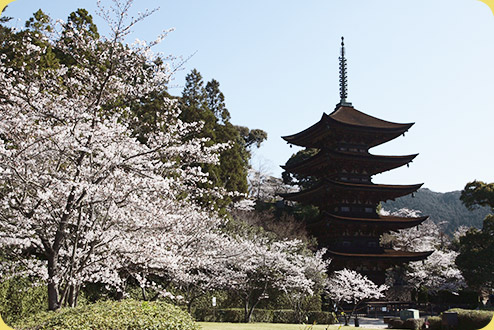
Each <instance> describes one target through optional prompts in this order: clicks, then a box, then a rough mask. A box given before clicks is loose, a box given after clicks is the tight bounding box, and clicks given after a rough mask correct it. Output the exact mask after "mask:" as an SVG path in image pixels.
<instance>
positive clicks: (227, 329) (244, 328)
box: [197, 322, 382, 330]
mask: <svg viewBox="0 0 494 330" xmlns="http://www.w3.org/2000/svg"><path fill="white" fill-rule="evenodd" d="M197 324H199V325H200V326H201V329H202V330H258V329H259V330H326V329H328V330H338V329H340V325H330V326H329V327H328V325H327V324H326V325H324V324H317V325H315V326H310V325H308V326H304V325H303V324H284V323H217V322H197ZM361 329H364V328H355V327H350V326H349V327H344V326H341V330H361ZM365 330H382V329H370V328H365Z"/></svg>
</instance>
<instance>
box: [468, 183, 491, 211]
mask: <svg viewBox="0 0 494 330" xmlns="http://www.w3.org/2000/svg"><path fill="white" fill-rule="evenodd" d="M460 199H461V201H462V202H463V204H465V206H466V207H467V208H468V209H470V210H472V209H475V208H476V207H478V206H487V207H490V208H491V212H494V183H485V182H482V181H473V182H469V183H467V184H466V186H465V188H464V189H463V190H462V192H461V197H460Z"/></svg>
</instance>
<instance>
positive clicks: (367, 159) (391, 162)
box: [281, 150, 418, 174]
mask: <svg viewBox="0 0 494 330" xmlns="http://www.w3.org/2000/svg"><path fill="white" fill-rule="evenodd" d="M417 155H418V154H412V155H405V156H381V155H372V154H370V153H351V152H342V151H336V150H325V151H324V152H322V151H320V152H318V153H317V154H315V155H314V156H312V157H309V158H307V159H305V160H302V161H300V162H296V163H292V164H286V165H282V166H281V167H282V168H283V169H284V170H286V171H288V172H291V173H301V174H311V173H312V172H313V170H312V168H313V167H315V168H320V167H321V168H322V167H328V166H330V164H328V160H329V159H332V160H333V159H334V160H346V161H353V162H358V163H359V164H361V165H362V167H365V164H369V163H379V164H381V165H380V166H377V170H376V171H377V172H375V173H371V174H377V173H380V171H386V170H389V169H392V168H396V167H399V166H402V165H405V164H407V163H409V162H411V161H412V160H413V159H414V158H415V157H417Z"/></svg>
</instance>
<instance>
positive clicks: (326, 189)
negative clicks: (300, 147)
mask: <svg viewBox="0 0 494 330" xmlns="http://www.w3.org/2000/svg"><path fill="white" fill-rule="evenodd" d="M422 185H423V183H419V184H413V185H388V184H374V183H350V182H341V181H335V180H330V179H323V180H321V181H320V182H319V183H318V184H316V185H315V186H313V187H311V188H309V189H305V190H302V191H298V192H294V193H286V194H279V196H281V197H282V198H284V199H287V200H291V201H297V202H301V203H310V204H315V205H323V204H327V203H328V202H329V201H330V200H331V199H332V198H334V196H335V195H339V196H342V197H344V198H345V199H351V198H354V197H356V195H362V194H365V195H367V196H370V197H371V199H373V200H375V201H376V202H377V201H386V200H389V199H394V198H398V197H401V196H405V195H408V194H411V193H412V192H415V191H417V190H418V189H419V188H420V187H421V186H422Z"/></svg>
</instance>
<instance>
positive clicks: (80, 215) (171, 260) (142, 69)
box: [0, 1, 228, 310]
mask: <svg viewBox="0 0 494 330" xmlns="http://www.w3.org/2000/svg"><path fill="white" fill-rule="evenodd" d="M131 3H132V1H127V2H118V1H115V6H114V7H113V8H111V10H110V11H106V10H105V9H104V8H102V7H101V15H102V17H104V18H105V19H106V20H107V21H108V22H109V24H110V29H111V31H112V34H111V36H109V37H107V38H105V37H99V36H96V37H95V34H94V31H92V30H90V29H86V28H84V26H83V27H80V26H77V25H75V24H73V22H70V21H69V22H68V23H63V22H62V23H59V24H58V25H53V26H52V27H51V28H49V29H44V30H42V31H40V30H36V31H34V32H33V34H23V35H22V36H21V38H20V40H13V41H9V40H7V41H6V42H7V43H9V42H11V49H12V56H6V55H5V54H4V55H2V56H1V58H0V61H1V62H0V90H1V93H0V116H1V118H2V120H1V122H0V182H1V190H0V207H1V212H0V246H1V247H2V248H4V250H6V251H9V252H8V253H9V254H10V255H11V256H12V258H11V259H12V260H14V261H19V262H23V263H24V266H25V267H27V268H28V269H30V271H38V272H39V273H41V275H42V276H44V277H45V278H46V279H47V283H48V284H47V289H48V296H49V309H51V310H54V309H57V308H59V307H60V306H61V304H63V303H65V304H68V305H75V303H76V301H77V292H78V290H79V288H80V286H81V285H84V283H87V282H99V283H104V284H107V285H109V286H112V287H116V288H118V289H120V290H122V289H123V287H124V285H125V280H126V278H128V277H129V276H133V277H134V278H137V279H138V280H139V281H140V283H141V285H142V286H153V285H155V283H153V282H152V281H149V280H148V279H147V278H148V275H149V274H157V275H159V276H163V277H166V278H168V279H172V278H173V279H177V278H178V279H180V278H185V277H186V276H187V271H188V270H189V269H190V268H191V266H190V265H191V264H192V263H195V264H197V263H199V264H201V263H202V264H205V263H208V262H209V263H210V264H214V260H215V259H217V258H220V257H221V256H222V253H223V252H224V250H221V247H222V246H223V245H222V242H223V239H224V238H225V235H224V234H222V233H221V232H219V230H218V228H219V226H220V225H221V223H222V221H223V220H222V219H221V218H219V217H218V216H216V215H215V214H214V212H213V211H212V210H210V209H205V208H203V207H199V206H198V205H196V203H195V202H194V199H195V198H196V197H200V196H201V195H202V194H209V195H212V196H215V197H216V198H222V194H223V192H222V191H221V190H220V189H212V190H202V189H198V188H197V183H199V182H206V181H207V180H208V177H207V174H206V173H203V172H202V171H201V169H200V167H199V165H198V164H204V163H211V164H214V163H216V162H217V161H218V152H219V151H221V150H224V149H225V148H227V147H228V144H222V145H212V146H211V145H210V144H208V140H207V139H185V138H184V137H185V136H187V135H189V134H190V133H191V132H192V131H195V130H198V129H200V127H201V124H200V123H189V124H185V123H183V122H181V121H180V120H179V119H178V115H179V110H178V108H177V106H176V104H175V102H174V101H173V100H172V99H169V98H167V97H166V96H163V95H165V93H164V92H165V90H166V85H167V82H168V81H169V79H170V77H171V74H172V71H173V68H172V67H171V66H170V64H169V62H168V61H167V60H166V58H163V56H161V55H160V54H154V53H153V52H152V51H151V48H152V46H153V45H155V44H156V43H158V42H159V41H160V39H161V38H162V37H163V36H164V35H166V33H165V34H164V35H163V36H160V38H158V40H157V41H155V42H151V43H145V42H137V43H136V44H134V45H126V44H124V42H123V41H124V38H125V37H126V36H127V35H128V34H129V32H130V29H131V28H132V26H133V25H134V24H136V23H137V22H138V21H139V20H141V19H143V18H144V17H145V16H147V15H148V14H149V13H148V12H146V13H144V14H142V15H140V16H138V17H137V18H136V19H130V21H129V23H127V24H126V21H127V20H128V19H129V17H128V10H129V7H130V5H131ZM111 11H113V13H114V14H115V15H114V16H112V14H111ZM33 37H35V38H33ZM55 53H56V54H59V55H58V56H59V58H62V59H63V61H62V60H58V61H57V60H53V54H55ZM19 58H29V59H30V60H29V63H27V64H26V63H24V64H23V65H18V61H19ZM47 58H51V59H52V62H51V65H49V66H47V65H46V61H47ZM14 62H15V63H14ZM150 95H154V96H155V97H159V98H160V104H161V105H162V106H161V107H160V108H157V109H156V114H157V117H158V118H160V120H158V121H157V123H156V125H157V128H158V129H157V130H156V131H154V132H152V134H151V133H150V134H149V136H148V137H147V141H146V143H141V142H139V141H138V140H137V139H136V137H135V136H134V135H133V133H132V129H131V127H130V126H129V123H130V120H129V118H130V117H131V109H130V105H131V104H136V103H139V102H141V100H144V99H145V98H146V97H149V96H150ZM156 95H157V96H156ZM226 241H227V240H226ZM213 243H214V244H213ZM213 245H214V246H216V247H217V248H216V249H212V250H211V249H210V248H211V246H213Z"/></svg>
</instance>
